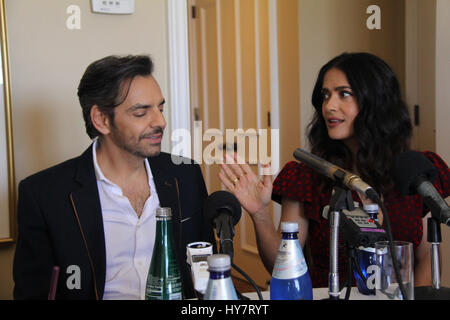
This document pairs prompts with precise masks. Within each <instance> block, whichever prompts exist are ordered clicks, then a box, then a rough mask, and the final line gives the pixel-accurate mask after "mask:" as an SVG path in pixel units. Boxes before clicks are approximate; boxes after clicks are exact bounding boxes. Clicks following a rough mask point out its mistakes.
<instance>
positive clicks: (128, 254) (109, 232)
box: [92, 140, 160, 300]
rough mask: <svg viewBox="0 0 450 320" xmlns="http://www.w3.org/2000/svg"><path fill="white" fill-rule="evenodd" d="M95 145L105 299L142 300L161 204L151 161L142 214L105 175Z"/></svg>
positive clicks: (94, 154) (146, 165) (95, 142)
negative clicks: (157, 210)
mask: <svg viewBox="0 0 450 320" xmlns="http://www.w3.org/2000/svg"><path fill="white" fill-rule="evenodd" d="M96 149H97V140H95V141H94V143H93V148H92V150H93V158H94V167H95V175H96V177H97V186H98V191H99V196H100V204H101V208H102V215H103V228H104V230H105V246H106V282H105V292H104V294H103V299H105V300H117V299H123V300H139V299H141V300H142V299H144V298H145V285H146V282H147V274H148V269H149V266H150V260H151V257H152V253H153V246H154V242H155V228H156V219H155V212H156V208H158V207H159V205H160V204H159V199H158V195H157V193H156V187H155V182H154V180H153V175H152V172H151V170H150V165H149V163H148V161H147V159H145V169H146V171H147V177H148V184H149V187H150V197H149V198H148V199H147V200H146V202H145V204H144V209H143V211H142V214H141V216H140V218H139V217H138V216H137V214H136V212H135V211H134V209H133V207H132V206H131V204H130V201H129V200H128V198H127V197H125V196H124V195H123V193H122V189H121V188H120V187H119V186H118V185H116V184H114V183H113V182H111V181H110V180H108V179H107V178H106V177H105V176H104V175H103V173H102V171H101V169H100V167H99V165H98V163H97V152H96Z"/></svg>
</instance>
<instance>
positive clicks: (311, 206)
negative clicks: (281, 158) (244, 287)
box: [272, 151, 450, 288]
mask: <svg viewBox="0 0 450 320" xmlns="http://www.w3.org/2000/svg"><path fill="white" fill-rule="evenodd" d="M423 154H424V155H425V156H426V157H427V158H428V159H429V160H430V161H431V163H432V164H433V165H434V166H435V167H436V168H437V169H438V175H437V177H436V179H435V181H434V182H433V184H434V186H435V188H436V189H437V190H438V192H439V193H440V194H441V195H442V196H443V198H446V197H448V196H449V195H450V170H449V168H448V166H447V164H446V163H445V162H444V161H443V160H442V159H441V158H440V157H439V156H438V155H437V154H435V153H433V152H429V151H426V152H423ZM320 181H321V176H320V175H319V174H318V173H316V172H315V171H313V170H312V169H310V168H309V167H307V166H306V165H305V164H303V163H299V162H295V161H291V162H289V163H287V164H286V165H285V166H284V168H283V169H282V170H281V171H280V173H279V174H278V176H277V178H276V179H275V181H274V183H273V193H272V199H273V200H274V201H277V202H278V203H281V199H282V198H283V197H287V198H291V199H294V200H298V201H300V202H302V203H303V206H304V213H305V216H306V218H307V219H309V228H308V240H307V241H308V243H309V247H310V253H311V258H312V261H310V262H309V266H308V267H309V271H310V274H311V280H312V284H313V287H316V288H317V287H328V273H329V263H330V260H329V252H330V248H329V241H330V226H329V223H328V220H326V219H325V218H323V217H322V210H323V207H324V206H326V205H329V203H330V198H331V191H332V189H331V188H327V189H324V190H321V184H320ZM352 196H353V200H354V201H357V202H359V203H360V205H361V201H360V199H359V197H358V195H357V194H356V193H355V192H352ZM383 197H384V204H385V206H386V209H387V211H388V215H389V219H390V221H391V229H392V236H393V238H394V240H403V241H409V242H412V243H413V244H414V249H416V248H417V246H418V245H419V244H420V242H421V240H422V235H423V228H422V218H423V217H424V216H425V215H426V214H427V213H428V211H429V210H428V209H427V208H426V207H425V206H424V203H423V200H422V197H420V196H419V195H414V196H403V195H401V194H400V192H399V191H397V190H394V191H393V192H391V193H389V194H384V195H383ZM338 250H339V260H338V264H339V278H340V283H341V284H343V283H344V281H345V278H346V276H347V271H346V270H347V258H346V252H345V251H346V249H345V246H344V242H343V239H342V235H340V236H339V249H338Z"/></svg>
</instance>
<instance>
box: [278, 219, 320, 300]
mask: <svg viewBox="0 0 450 320" xmlns="http://www.w3.org/2000/svg"><path fill="white" fill-rule="evenodd" d="M281 233H282V239H281V243H280V247H279V249H278V254H277V258H276V260H275V266H274V267H273V272H272V279H271V281H270V299H271V300H312V299H313V294H312V284H311V277H310V276H309V272H308V266H307V265H306V261H305V257H304V256H303V251H302V248H301V246H300V242H299V241H298V223H296V222H282V223H281Z"/></svg>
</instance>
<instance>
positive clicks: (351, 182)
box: [294, 148, 407, 298]
mask: <svg viewBox="0 0 450 320" xmlns="http://www.w3.org/2000/svg"><path fill="white" fill-rule="evenodd" d="M294 157H295V158H296V159H297V160H299V161H301V162H303V163H305V164H306V165H307V166H309V167H310V168H312V169H313V170H315V171H317V172H319V173H320V174H322V175H324V176H327V177H328V178H330V179H332V180H334V181H336V182H339V183H341V184H342V185H344V186H345V187H347V188H348V189H350V190H355V191H358V192H360V193H362V194H365V195H366V196H367V197H368V198H369V199H371V200H372V201H374V202H375V203H377V204H378V206H379V207H380V208H381V211H382V213H383V221H384V225H385V230H386V235H387V237H388V244H389V249H390V252H391V257H392V265H393V267H394V272H395V276H396V277H397V280H398V283H399V287H400V291H401V293H402V296H403V297H405V298H406V297H407V296H406V290H405V287H404V285H403V281H402V278H401V274H400V269H399V267H398V261H397V258H396V257H395V254H394V245H393V243H394V241H393V237H392V230H391V223H390V219H389V216H388V214H387V210H386V207H385V206H384V203H383V201H381V198H380V196H379V195H378V193H377V192H376V191H375V190H374V189H373V188H372V187H371V186H369V185H368V184H367V183H365V182H364V181H363V180H362V179H361V178H360V177H359V176H357V175H355V174H353V173H351V172H348V171H346V170H344V169H342V168H340V167H338V166H337V165H334V164H332V163H330V162H328V161H326V160H324V159H322V158H320V157H318V156H316V155H313V154H312V153H310V152H307V151H305V150H303V149H300V148H298V149H296V150H295V151H294Z"/></svg>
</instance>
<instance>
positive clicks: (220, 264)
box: [207, 254, 231, 271]
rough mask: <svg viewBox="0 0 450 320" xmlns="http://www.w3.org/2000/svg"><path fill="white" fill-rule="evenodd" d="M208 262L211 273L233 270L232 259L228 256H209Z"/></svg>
mask: <svg viewBox="0 0 450 320" xmlns="http://www.w3.org/2000/svg"><path fill="white" fill-rule="evenodd" d="M207 261H208V266H209V269H210V270H211V271H227V270H230V269H231V259H230V256H229V255H228V254H213V255H210V256H208V259H207Z"/></svg>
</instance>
